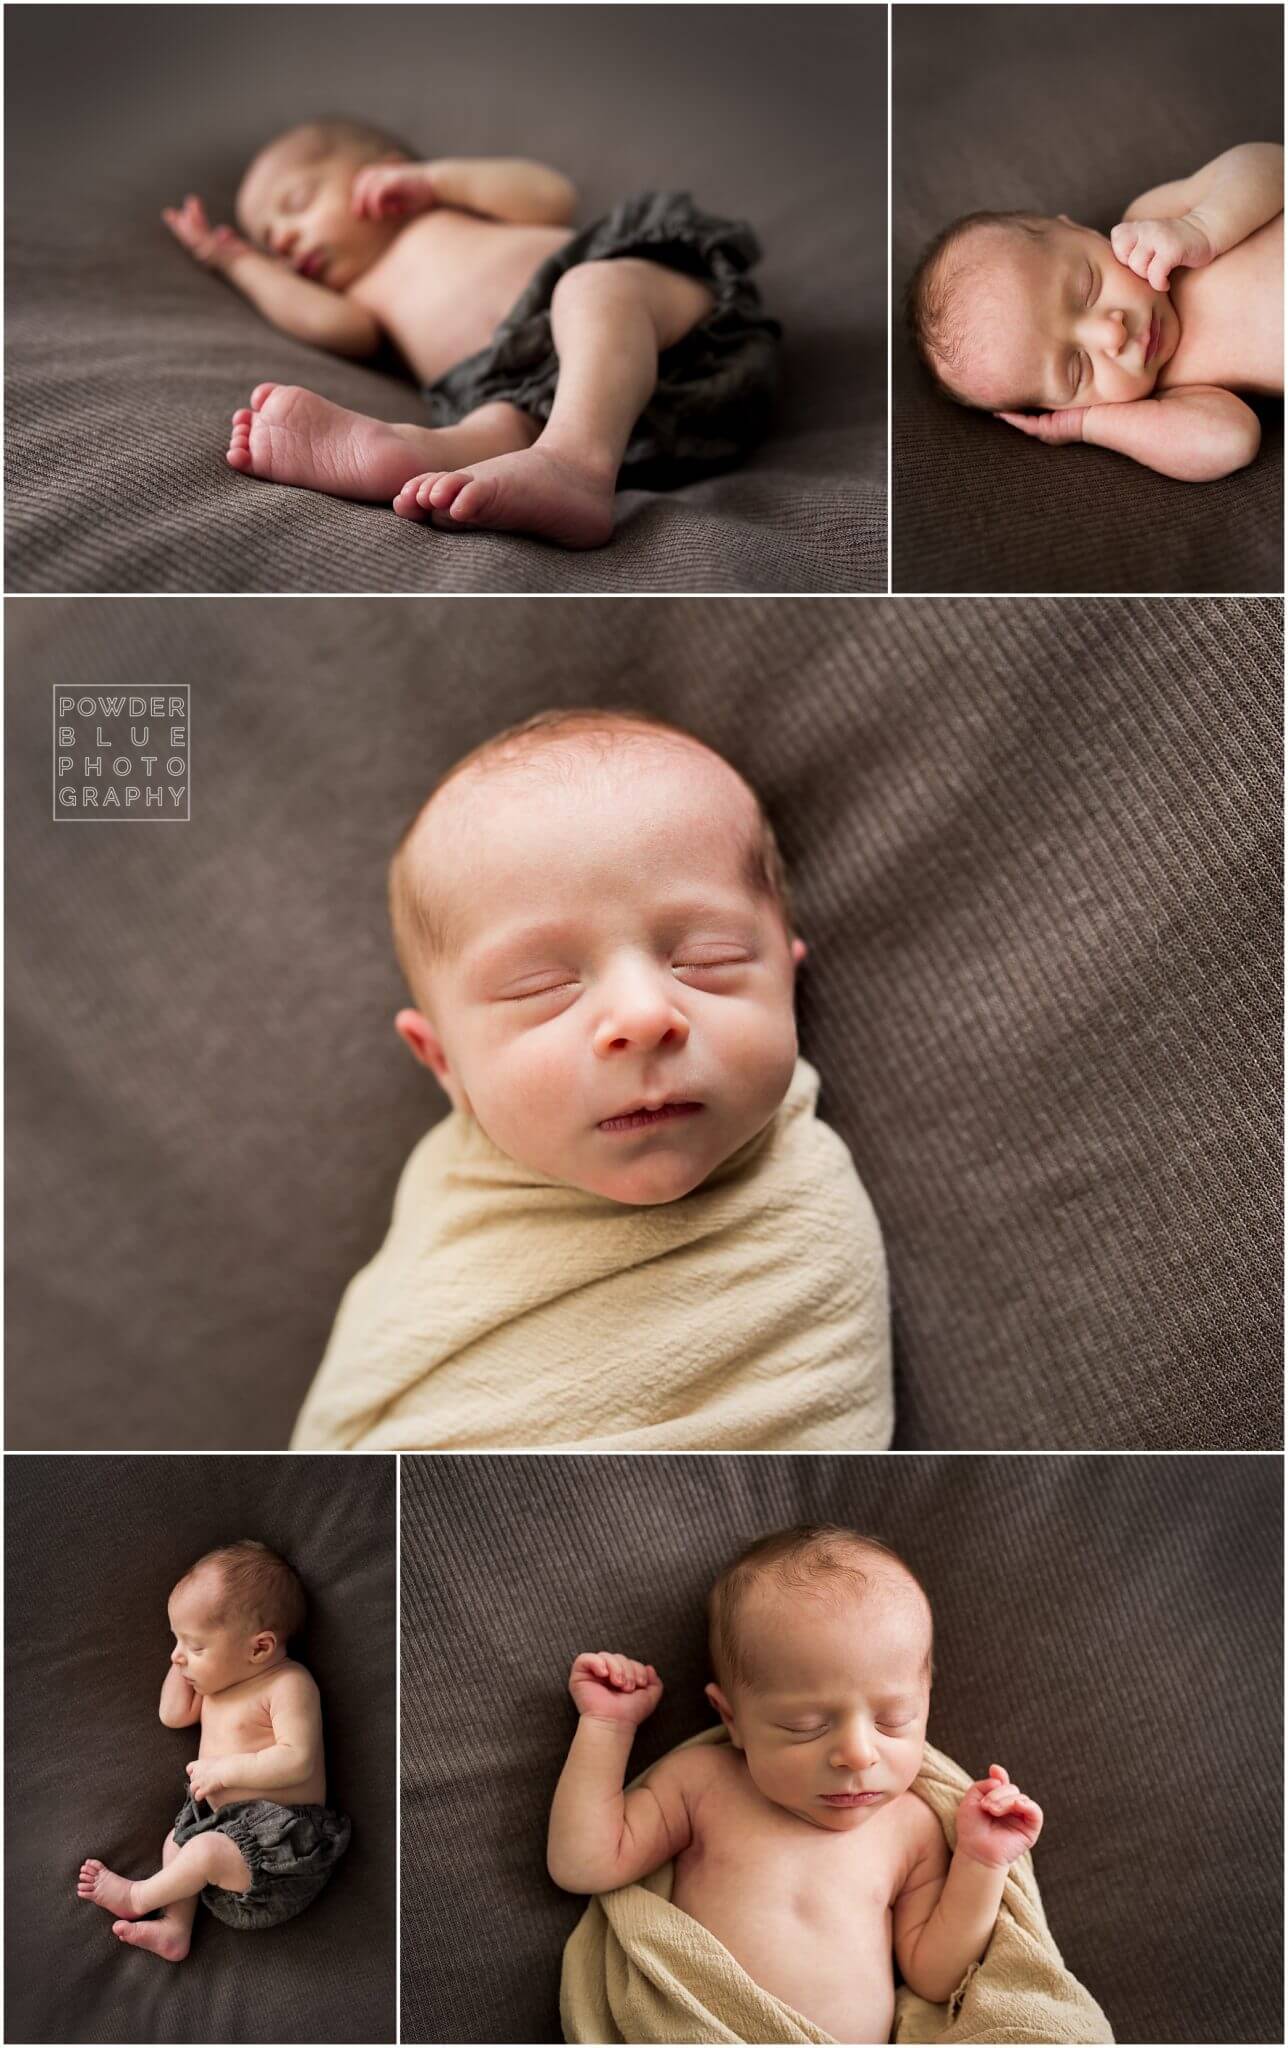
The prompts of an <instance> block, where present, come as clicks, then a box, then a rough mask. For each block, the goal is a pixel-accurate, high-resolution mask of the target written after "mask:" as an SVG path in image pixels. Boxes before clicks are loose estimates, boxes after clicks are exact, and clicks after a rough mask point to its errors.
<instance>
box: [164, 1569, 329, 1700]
mask: <svg viewBox="0 0 1288 2048" xmlns="http://www.w3.org/2000/svg"><path fill="white" fill-rule="evenodd" d="M169 1615H170V1629H171V1632H172V1634H173V1636H174V1649H173V1650H172V1651H171V1653H170V1662H171V1663H172V1664H176V1665H177V1666H178V1668H179V1670H180V1671H182V1673H183V1675H184V1677H185V1678H186V1679H187V1680H188V1683H189V1684H190V1685H191V1686H192V1687H193V1689H194V1691H196V1692H199V1693H214V1692H223V1691H225V1690H226V1688H227V1687H228V1686H230V1685H240V1683H241V1681H242V1680H243V1679H244V1678H250V1677H251V1676H252V1675H253V1674H254V1673H255V1672H257V1671H267V1670H270V1669H271V1668H272V1666H273V1665H274V1664H280V1663H281V1662H282V1660H283V1658H284V1657H285V1655H286V1646H287V1644H288V1643H289V1641H290V1639H291V1637H292V1636H293V1635H295V1634H296V1633H297V1632H298V1631H299V1630H300V1629H301V1628H302V1627H303V1626H304V1589H303V1587H302V1586H301V1584H300V1582H299V1580H298V1578H297V1577H296V1576H295V1573H294V1572H293V1571H292V1570H291V1567H290V1565H289V1564H287V1562H286V1560H285V1558H281V1557H279V1556H278V1555H277V1552H276V1551H274V1550H270V1549H269V1548H268V1546H267V1544H264V1543H256V1542H255V1541H254V1540H253V1539H252V1538H250V1537H246V1538H244V1539H243V1540H242V1541H241V1542H239V1543H225V1544H223V1545H222V1546H221V1547H220V1548H219V1549H218V1550H208V1551H207V1552H206V1553H205V1555H204V1556H203V1557H199V1558H198V1559H197V1562H196V1563H195V1564H194V1565H192V1566H190V1567H189V1569H188V1570H187V1571H186V1572H185V1573H184V1575H183V1577H182V1578H181V1579H180V1581H179V1583H178V1585H177V1586H176V1587H175V1588H174V1591H173V1592H172V1593H171V1595H170V1603H169Z"/></svg>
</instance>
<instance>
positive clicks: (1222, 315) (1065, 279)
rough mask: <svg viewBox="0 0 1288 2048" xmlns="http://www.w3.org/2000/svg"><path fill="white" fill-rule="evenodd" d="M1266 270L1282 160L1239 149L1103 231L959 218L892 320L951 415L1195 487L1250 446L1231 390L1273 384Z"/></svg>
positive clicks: (1272, 264)
mask: <svg viewBox="0 0 1288 2048" xmlns="http://www.w3.org/2000/svg"><path fill="white" fill-rule="evenodd" d="M1283 274H1284V266H1283V150H1282V148H1281V147H1280V146H1279V145H1278V144H1274V143H1268V142H1248V143H1243V144H1241V145H1240V146H1239V147H1238V148H1237V149H1231V150H1227V151H1226V153H1225V154H1224V156H1219V157H1216V158H1215V159H1214V160H1213V162H1211V163H1210V164H1206V165H1205V166H1204V168H1203V169H1202V170H1201V171H1196V172H1195V174H1194V176H1193V177H1192V178H1182V179H1179V180H1177V182H1176V183H1174V184H1170V185H1160V186H1158V187H1156V189H1155V190H1153V191H1151V192H1143V193H1142V194H1141V196H1140V198H1139V199H1135V200H1133V201H1132V203H1131V205H1130V206H1129V207H1128V208H1127V212H1126V214H1125V216H1124V218H1123V219H1122V220H1121V221H1120V222H1119V224H1118V226H1117V227H1116V228H1114V230H1113V232H1112V233H1111V234H1110V235H1109V236H1108V237H1106V236H1104V235H1101V234H1098V233H1097V232H1096V231H1095V230H1094V229H1093V228H1086V227H1079V226H1078V225H1077V224H1076V223H1075V222H1074V221H1071V220H1070V219H1069V218H1068V216H1067V215H1066V214H1061V215H1060V217H1059V219H1058V220H1050V219H1047V218H1046V217H1044V216H1042V215H1038V214H1027V213H1009V214H1008V213H1003V214H990V213H978V214H969V215H967V216H966V218H965V219H964V220H960V221H957V222H955V223H954V224H953V225H952V226H951V227H949V228H947V229H945V230H944V232H943V234H941V235H940V236H939V237H938V239H937V240H936V241H935V242H934V243H933V244H932V245H931V247H930V248H929V249H928V250H927V252H926V254H925V255H924V256H923V257H922V259H921V262H920V264H919V265H918V267H917V271H916V274H915V275H914V277H913V279H912V282H911V284H910V286H909V289H908V316H909V322H910V325H911V328H912V332H913V338H914V341H915V343H916V346H917V348H918V350H919V352H920V354H921V356H922V359H923V361H924V362H925V363H926V365H927V367H928V368H929V370H930V372H931V374H932V376H933V377H934V378H935V381H936V382H937V384H938V385H939V387H940V389H941V390H943V391H944V392H945V393H946V394H947V396H948V397H950V398H953V399H956V400H957V401H958V402H959V403H960V404H963V405H969V406H979V407H983V408H984V409H986V410H987V411H989V412H992V413H993V414H995V416H996V417H997V418H998V419H1002V420H1005V421H1007V422H1008V423H1009V424H1010V425H1011V426H1013V427H1018V428H1019V429H1020V430H1021V432H1023V433H1026V434H1030V435H1033V436H1035V437H1036V438H1037V439H1038V440H1040V441H1045V442H1047V443H1048V444H1049V445H1051V446H1058V445H1060V444H1061V443H1063V442H1067V441H1090V442H1093V443H1095V444H1096V445H1097V446H1099V447H1102V448H1116V449H1118V450H1119V452H1120V453H1122V454H1124V455H1130V456H1132V457H1133V458H1134V460H1135V461H1137V462H1142V463H1144V464H1145V466H1146V467H1147V468H1149V469H1156V470H1159V471H1161V473H1162V474H1163V475H1164V476H1171V477H1178V478H1180V479H1181V480H1182V481H1183V482H1188V483H1206V482H1210V481H1211V480H1212V479H1213V478H1215V477H1222V476H1228V475H1229V474H1230V472H1231V471H1233V470H1236V469H1241V468H1242V467H1243V466H1244V464H1245V463H1249V462H1251V461H1252V459H1253V457H1254V455H1255V454H1256V452H1257V449H1258V447H1259V445H1260V440H1261V429H1260V425H1259V423H1258V420H1257V417H1256V414H1255V413H1254V412H1253V411H1252V410H1251V408H1250V407H1249V406H1247V405H1245V404H1244V402H1243V400H1242V399H1240V398H1236V397H1235V395H1234V394H1235V392H1236V391H1251V392H1260V393H1282V391H1283V381H1284V378H1283Z"/></svg>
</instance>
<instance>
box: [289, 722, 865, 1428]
mask: <svg viewBox="0 0 1288 2048" xmlns="http://www.w3.org/2000/svg"><path fill="white" fill-rule="evenodd" d="M390 896H391V906H392V915H393V926H394V936H395V942H396V946H397V951H398V956H399V960H400V962H401V965H402V969H403V973H404V976H405V977H406V980H407V983H408V986H409V988H410V990H411V992H412V998H413V1006H409V1007H408V1008H406V1009H404V1010H402V1011H401V1012H400V1013H399V1014H398V1016H397V1019H396V1025H397V1030H398V1032H399V1034H400V1036H401V1038H402V1040H403V1041H404V1042H405V1044H406V1045H407V1047H408V1048H409V1049H410V1051H411V1052H412V1054H413V1055H414V1057H415V1058H416V1059H417V1060H418V1061H419V1062H420V1063H421V1064H422V1065H423V1066H424V1067H425V1068H427V1069H428V1070H429V1072H430V1073H432V1074H433V1075H434V1076H435V1078H436V1080H437V1081H438V1083H439V1084H440V1086H441V1088H442V1089H443V1090H444V1091H445V1093H446V1095H447V1097H448V1099H449V1101H450V1103H451V1106H452V1113H451V1115H450V1116H448V1117H447V1119H446V1120H445V1121H444V1122H442V1123H440V1124H439V1125H438V1126H437V1127H436V1128H435V1129H434V1130H432V1131H431V1132H430V1133H429V1135H428V1137H426V1138H424V1139H423V1140H422V1141H421V1143H420V1144H419V1145H418V1146H417V1148H416V1150H415V1151H414V1152H413V1154H412V1157H411V1159H410V1161H409V1162H408V1165H407V1167H406V1168H405V1170H404V1173H403V1177H402V1181H401V1183H400V1185H399V1189H398V1193H397V1197H396V1200H395V1204H394V1213H393V1222H392V1226H391V1228H390V1231H389V1235H388V1237H387V1239H386V1241H385V1244H384V1247H383V1249H382V1250H381V1251H380V1253H379V1254H378V1256H377V1257H376V1258H375V1259H374V1260H373V1261H372V1263H371V1264H370V1265H369V1266H368V1267H367V1268H366V1269H365V1271H363V1272H362V1273H360V1274H359V1275H358V1277H357V1279H356V1280H354V1281H353V1282H352V1284H351V1285H350V1287H349V1289H348V1292H347V1293H346V1295H345V1298H344V1301H343V1302H342V1304H341V1307H340V1312H339V1316H338V1318H337V1321H336V1325H335V1329H334V1331H333V1333H332V1337H331V1343H330V1346H329V1348H328V1351H327V1355H326V1358H325V1360H324V1362H323V1364H322V1367H321V1370H320V1372H319V1374H318V1377H317V1379H316V1380H315V1382H314V1384H313V1387H312V1389H311V1391H310V1393H309V1396H308V1399H307V1400H306V1402H305V1405H304V1409H303V1412H302V1414H301V1416H300V1418H299V1421H298V1423H297V1425H296V1430H295V1436H294V1439H293V1446H294V1448H296V1449H353V1448H356V1447H358V1446H361V1447H362V1448H364V1449H367V1450H373V1449H400V1450H431V1449H436V1450H466V1449H498V1448H510V1447H531V1446H535V1445H540V1446H542V1447H544V1448H549V1449H555V1448H561V1447H569V1448H576V1449H582V1450H585V1449H589V1448H596V1449H610V1448H611V1449H617V1450H646V1449H688V1450H717V1449H720V1450H724V1449H729V1450H735V1449H778V1450H783V1449H790V1448H799V1449H832V1450H841V1449H846V1450H850V1449H882V1448H884V1447H885V1446H886V1445H887V1444H888V1443H889V1440H890V1433H891V1423H892V1417H891V1379H890V1343H889V1314H888V1308H887V1301H886V1280H885V1262H884V1258H883V1254H882V1248H881V1238H880V1232H879V1230H878V1227H877V1223H876V1218H875V1216H874V1215H873V1212H872V1207H871V1204H870V1203H869V1201H868V1199H867V1197H866V1195H865V1194H864V1192H863V1189H862V1188H861V1186H860V1184H859V1181H858V1179H857V1176H856V1175H855V1171H854V1167H853V1165H852V1163H851V1161H850V1156H849V1153H848V1152H847V1150H846V1148H845V1146H844V1144H843V1143H842V1142H841V1140H840V1139H839V1138H838V1137H837V1136H836V1135H835V1133H834V1132H832V1131H831V1130H829V1129H828V1127H827V1126H826V1125H825V1124H823V1123H821V1122H819V1121H818V1119H817V1118H816V1116H815V1114H814V1105H815V1100H816V1097H817V1093H818V1080H817V1076H816V1075H815V1074H814V1073H813V1071H812V1070H811V1069H810V1068H809V1067H808V1066H806V1065H805V1063H804V1062H803V1061H801V1060H800V1059H799V1058H798V1055H797V1046H796V1023H795V1015H794V984H795V977H796V971H797V967H798V965H799V963H800V961H801V959H802V958H803V956H804V953H805V947H804V944H803V942H802V940H801V939H800V938H799V937H798V936H797V935H796V931H795V926H794V922H793V918H792V912H791V906H790V902H789V899H788V893H787V883H786V877H785V875H784V872H783V865H782V860H781V857H780V854H779V851H778V847H777V844H776V841H775V839H774V835H773V831H772V828H771V826H770V824H769V821H768V819H767V818H766V816H765V813H764V811H763V810H762V808H761V805H760V803H759V801H758V799H757V798H756V796H755V795H754V794H753V792H752V791H751V789H750V788H749V787H748V785H747V784H746V782H744V780H743V779H742V777H741V776H740V775H739V774H738V773H737V772H736V771H735V770H734V769H733V768H731V767H730V766H729V764H728V763H727V762H726V761H724V760H723V759H722V758H721V757H720V756H719V755H718V754H716V753H714V752H713V751H712V749H711V748H709V747H707V746H704V745H703V744H701V743H700V742H699V741H698V740H696V739H694V738H693V737H692V736H691V735H689V734H687V733H684V732H681V731H679V730H678V729H677V728H675V727H673V726H668V725H665V724H662V723H661V722H658V721H654V720H652V719H648V718H643V717H638V716H635V715H633V714H631V713H618V712H604V711H571V712H557V713H548V714H542V715H540V716H538V717H537V718H535V719H532V720H529V721H528V722H527V723H526V724H524V725H522V726H518V727H515V728H514V729H512V730H511V731H509V732H506V733H502V734H501V735H500V736H499V737H498V738H496V739H494V740H491V741H489V742H487V743H486V744H485V745H484V746H482V747H480V748H478V749H477V750H476V751H475V752H474V753H473V754H471V755H469V756H468V757H467V758H466V759H465V760H464V761H462V762H460V763H458V765H457V766H456V767H455V768H454V769H453V770H452V771H451V772H450V773H449V774H448V775H447V776H446V777H445V778H444V780H443V781H442V782H441V783H440V784H439V786H438V787H437V789H435V791H434V792H433V793H432V795H431V796H430V798H429V800H428V801H427V802H426V803H425V805H424V806H423V807H422V809H421V810H420V811H419V812H418V814H417V816H416V818H415V820H414V821H413V823H412V825H411V826H410V827H409V829H408V831H407V832H406V833H405V835H404V837H403V839H402V842H401V844H400V846H399V847H398V849H397V852H396V854H395V856H394V860H393V863H392V867H391V875H390Z"/></svg>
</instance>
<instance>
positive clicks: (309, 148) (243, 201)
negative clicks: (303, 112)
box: [237, 128, 335, 218]
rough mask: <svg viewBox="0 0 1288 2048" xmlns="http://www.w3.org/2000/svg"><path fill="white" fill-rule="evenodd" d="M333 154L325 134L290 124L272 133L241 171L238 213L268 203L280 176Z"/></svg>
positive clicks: (248, 212)
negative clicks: (269, 140)
mask: <svg viewBox="0 0 1288 2048" xmlns="http://www.w3.org/2000/svg"><path fill="white" fill-rule="evenodd" d="M334 154H335V152H334V151H333V150H331V149H330V148H329V147H328V146H327V143H326V140H325V138H324V137H323V136H321V135H319V134H317V133H316V132H315V131H313V130H311V129H308V128H292V129H290V130H288V132H287V133H286V134H285V135H276V136H274V138H273V140H272V141H271V142H266V143H265V144H264V147H263V148H262V149H261V150H260V151H259V153H258V155H256V156H253V157H252V158H251V160H250V163H249V164H248V165H247V167H246V169H245V171H244V172H243V173H242V180H241V184H240V185H239V186H238V188H237V212H238V215H239V216H241V217H243V218H245V217H248V216H253V215H254V214H255V213H257V212H258V211H259V210H260V209H261V208H262V207H264V206H266V205H267V204H268V202H269V200H270V199H271V198H272V196H273V193H274V191H275V190H276V188H277V186H278V185H280V184H281V182H282V180H283V179H284V178H289V177H291V176H293V174H294V173H295V172H296V171H302V170H305V169H307V168H308V167H309V166H310V165H312V164H320V163H325V162H326V161H327V159H328V158H329V157H330V156H332V155H334Z"/></svg>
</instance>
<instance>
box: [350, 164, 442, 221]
mask: <svg viewBox="0 0 1288 2048" xmlns="http://www.w3.org/2000/svg"><path fill="white" fill-rule="evenodd" d="M352 203H353V210H354V212H355V213H356V215H357V216H358V219H359V220H396V219H400V218H402V217H404V216H405V215H407V214H411V213H428V212H429V210H430V208H431V207H432V206H433V205H434V187H433V184H432V183H431V181H430V177H429V173H428V171H427V170H426V169H425V166H424V164H364V165H363V167H362V169H361V170H360V171H359V172H358V174H357V176H356V177H355V179H354V181H353V202H352Z"/></svg>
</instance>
